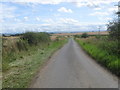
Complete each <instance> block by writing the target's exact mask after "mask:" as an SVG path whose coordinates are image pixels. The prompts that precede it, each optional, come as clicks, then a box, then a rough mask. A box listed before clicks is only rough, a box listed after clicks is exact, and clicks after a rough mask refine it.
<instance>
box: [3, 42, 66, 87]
mask: <svg viewBox="0 0 120 90" xmlns="http://www.w3.org/2000/svg"><path fill="white" fill-rule="evenodd" d="M65 42H66V40H59V41H53V42H51V43H50V45H49V46H47V47H46V46H43V47H42V48H41V47H39V48H37V50H36V51H34V54H32V55H30V56H24V58H21V59H20V58H19V59H17V60H15V61H13V62H11V63H9V65H10V69H9V70H8V71H6V72H4V73H3V88H27V87H28V85H29V83H30V82H31V80H32V78H33V76H34V75H35V74H36V72H37V71H38V69H39V67H40V66H42V64H43V63H45V62H46V60H47V59H48V58H49V57H50V56H51V55H52V53H53V52H55V51H56V50H57V49H58V48H60V47H61V46H62V45H63V44H64V43H65Z"/></svg>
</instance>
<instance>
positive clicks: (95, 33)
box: [52, 31, 109, 36]
mask: <svg viewBox="0 0 120 90" xmlns="http://www.w3.org/2000/svg"><path fill="white" fill-rule="evenodd" d="M83 33H84V32H80V33H57V34H52V35H53V36H67V35H82V34H83ZM86 33H87V34H89V35H98V34H101V35H108V34H109V33H108V32H107V31H102V32H100V33H99V32H86Z"/></svg>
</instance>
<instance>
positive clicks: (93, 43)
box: [75, 21, 120, 77]
mask: <svg viewBox="0 0 120 90" xmlns="http://www.w3.org/2000/svg"><path fill="white" fill-rule="evenodd" d="M118 28H120V23H118V22H117V21H113V22H110V23H109V24H108V31H109V35H107V36H101V35H96V36H90V37H88V38H83V37H79V38H78V37H75V38H76V41H77V42H78V43H79V44H80V45H81V47H82V48H83V49H84V50H85V51H86V52H87V53H88V54H89V55H90V56H92V57H93V58H94V59H95V60H96V61H97V62H98V63H100V64H101V65H102V66H104V67H106V68H107V69H108V70H110V71H111V72H112V73H114V74H116V75H117V76H119V77H120V64H119V61H120V56H119V55H120V47H119V46H120V42H119V40H120V35H119V34H120V29H118Z"/></svg>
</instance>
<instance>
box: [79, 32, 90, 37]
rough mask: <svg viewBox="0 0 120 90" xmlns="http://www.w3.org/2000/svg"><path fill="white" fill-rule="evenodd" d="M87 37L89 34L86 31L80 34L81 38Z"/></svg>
mask: <svg viewBox="0 0 120 90" xmlns="http://www.w3.org/2000/svg"><path fill="white" fill-rule="evenodd" d="M87 37H89V35H88V34H87V33H83V34H82V35H81V38H87Z"/></svg>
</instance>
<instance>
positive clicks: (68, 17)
mask: <svg viewBox="0 0 120 90" xmlns="http://www.w3.org/2000/svg"><path fill="white" fill-rule="evenodd" d="M118 1H119V0H0V23H1V24H0V33H24V32H28V31H36V32H76V31H78V32H84V31H98V30H99V29H100V30H101V31H102V30H106V29H107V27H106V24H108V22H109V21H112V20H113V19H114V18H116V17H117V15H115V12H117V11H118V8H117V6H115V5H117V3H118Z"/></svg>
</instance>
